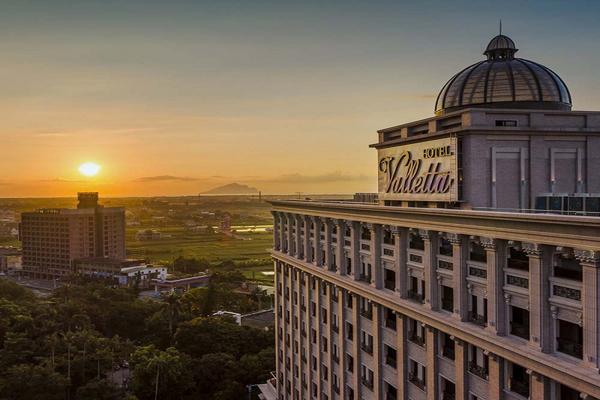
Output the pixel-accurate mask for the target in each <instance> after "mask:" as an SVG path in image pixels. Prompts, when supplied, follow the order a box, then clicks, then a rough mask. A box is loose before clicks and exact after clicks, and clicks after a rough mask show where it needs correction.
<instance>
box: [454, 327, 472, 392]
mask: <svg viewBox="0 0 600 400" xmlns="http://www.w3.org/2000/svg"><path fill="white" fill-rule="evenodd" d="M453 339H454V371H455V372H456V376H455V382H454V384H455V388H456V400H469V380H468V376H467V355H468V344H467V343H466V342H465V341H463V340H460V339H457V338H453Z"/></svg>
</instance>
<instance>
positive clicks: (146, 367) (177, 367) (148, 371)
mask: <svg viewBox="0 0 600 400" xmlns="http://www.w3.org/2000/svg"><path fill="white" fill-rule="evenodd" d="M131 364H132V366H133V385H132V387H133V390H134V392H135V394H136V396H137V397H138V398H139V399H141V400H151V399H161V400H162V399H165V400H169V399H180V398H181V397H182V396H183V395H184V394H185V393H186V392H188V391H189V390H190V389H191V388H192V387H193V386H194V382H193V377H192V373H191V368H190V366H191V360H190V358H189V356H187V355H186V354H183V353H180V352H179V351H178V350H177V349H176V348H174V347H169V348H168V349H166V350H165V351H161V350H158V349H157V348H156V347H154V346H153V345H150V346H143V347H139V348H138V349H137V350H136V351H135V353H133V356H132V358H131Z"/></svg>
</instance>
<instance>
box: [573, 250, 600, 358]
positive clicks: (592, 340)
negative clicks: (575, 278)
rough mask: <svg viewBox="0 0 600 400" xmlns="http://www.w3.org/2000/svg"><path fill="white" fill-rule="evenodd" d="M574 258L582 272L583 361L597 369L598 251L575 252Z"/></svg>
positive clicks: (599, 308)
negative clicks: (579, 264)
mask: <svg viewBox="0 0 600 400" xmlns="http://www.w3.org/2000/svg"><path fill="white" fill-rule="evenodd" d="M575 257H576V258H577V259H578V260H579V262H580V263H581V268H582V270H583V290H582V293H581V294H582V296H581V302H582V306H583V361H584V362H585V363H586V364H588V365H589V366H591V367H593V368H595V369H598V365H599V364H598V358H599V355H600V349H599V346H600V340H599V338H598V331H599V329H598V324H599V323H600V307H599V305H598V296H599V295H600V251H590V250H575Z"/></svg>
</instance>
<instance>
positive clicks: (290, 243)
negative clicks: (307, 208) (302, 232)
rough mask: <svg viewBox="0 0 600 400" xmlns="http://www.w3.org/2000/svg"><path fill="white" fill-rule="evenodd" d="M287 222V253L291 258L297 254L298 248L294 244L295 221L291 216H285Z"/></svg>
mask: <svg viewBox="0 0 600 400" xmlns="http://www.w3.org/2000/svg"><path fill="white" fill-rule="evenodd" d="M285 218H286V222H287V253H288V254H289V255H292V256H296V255H297V252H298V248H297V247H296V245H295V243H294V229H293V227H294V226H295V223H296V219H295V218H294V216H293V215H291V214H286V215H285Z"/></svg>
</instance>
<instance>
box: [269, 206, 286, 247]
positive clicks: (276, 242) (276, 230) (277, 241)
mask: <svg viewBox="0 0 600 400" xmlns="http://www.w3.org/2000/svg"><path fill="white" fill-rule="evenodd" d="M271 215H272V216H273V249H275V250H276V251H279V250H281V248H282V245H281V243H282V242H283V241H282V240H281V238H280V235H283V233H282V230H283V229H281V227H280V226H279V224H280V223H282V220H283V218H281V217H280V215H279V213H278V212H275V211H271Z"/></svg>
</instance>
